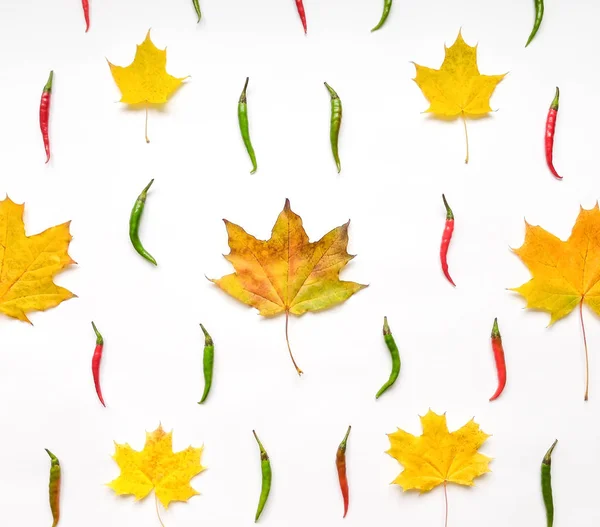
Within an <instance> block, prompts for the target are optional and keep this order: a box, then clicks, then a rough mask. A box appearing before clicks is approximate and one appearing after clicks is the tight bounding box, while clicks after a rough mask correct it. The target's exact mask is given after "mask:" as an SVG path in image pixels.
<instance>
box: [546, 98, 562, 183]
mask: <svg viewBox="0 0 600 527" xmlns="http://www.w3.org/2000/svg"><path fill="white" fill-rule="evenodd" d="M559 95H560V91H559V89H558V86H557V87H556V94H555V95H554V99H553V100H552V104H551V105H550V109H549V110H548V117H547V118H546V137H545V139H546V145H545V146H546V163H548V168H549V169H550V172H552V174H553V175H554V177H556V178H557V179H562V176H559V175H558V172H557V171H556V170H555V168H554V164H553V162H552V152H553V150H554V130H555V129H556V116H557V115H558V97H559Z"/></svg>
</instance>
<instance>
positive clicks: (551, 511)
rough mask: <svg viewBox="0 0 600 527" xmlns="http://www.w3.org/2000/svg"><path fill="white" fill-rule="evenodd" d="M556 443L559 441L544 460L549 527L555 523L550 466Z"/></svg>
mask: <svg viewBox="0 0 600 527" xmlns="http://www.w3.org/2000/svg"><path fill="white" fill-rule="evenodd" d="M556 443H558V439H556V440H555V441H554V443H552V446H551V447H550V448H549V449H548V452H546V455H545V456H544V459H543V460H542V496H543V497H544V505H545V506H546V522H547V527H552V524H553V523H554V500H553V499H552V474H551V473H550V465H551V464H552V459H551V458H552V451H553V450H554V447H555V446H556Z"/></svg>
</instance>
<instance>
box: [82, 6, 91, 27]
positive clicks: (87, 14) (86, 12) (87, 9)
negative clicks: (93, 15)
mask: <svg viewBox="0 0 600 527" xmlns="http://www.w3.org/2000/svg"><path fill="white" fill-rule="evenodd" d="M81 5H82V6H83V16H84V18H85V32H86V33H87V32H88V31H89V29H90V0H81Z"/></svg>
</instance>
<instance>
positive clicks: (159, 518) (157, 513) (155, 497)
mask: <svg viewBox="0 0 600 527" xmlns="http://www.w3.org/2000/svg"><path fill="white" fill-rule="evenodd" d="M154 503H155V504H156V515H157V516H158V521H159V522H160V524H161V525H162V527H165V524H164V523H163V521H162V519H161V517H160V512H159V510H158V497H157V496H156V494H155V495H154Z"/></svg>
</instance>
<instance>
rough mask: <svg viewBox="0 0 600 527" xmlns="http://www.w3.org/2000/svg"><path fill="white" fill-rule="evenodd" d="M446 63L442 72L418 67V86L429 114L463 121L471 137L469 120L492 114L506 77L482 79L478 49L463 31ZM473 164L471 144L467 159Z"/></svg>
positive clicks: (415, 79) (450, 48) (451, 47)
mask: <svg viewBox="0 0 600 527" xmlns="http://www.w3.org/2000/svg"><path fill="white" fill-rule="evenodd" d="M444 50H445V57H444V62H443V63H442V66H441V67H440V69H439V70H436V69H433V68H427V67H426V66H420V65H419V64H415V67H416V69H417V76H416V77H415V78H414V81H415V82H416V83H417V85H418V86H419V88H421V91H422V92H423V95H425V97H426V98H427V100H428V101H429V108H428V109H427V110H426V112H428V113H433V114H434V115H437V116H439V117H442V118H447V119H453V118H455V117H462V119H463V123H464V126H465V136H466V133H467V125H466V118H467V117H481V116H482V115H485V114H487V113H489V112H491V111H492V108H491V106H490V97H491V96H492V93H493V92H494V90H495V89H496V86H497V85H498V83H499V82H500V81H501V80H502V79H503V78H504V76H505V75H506V74H505V73H504V74H502V75H481V73H479V68H478V67H477V46H475V47H472V46H469V45H468V44H467V43H466V42H465V41H464V40H463V38H462V35H461V33H460V31H459V33H458V36H457V37H456V41H455V42H454V44H452V46H450V47H449V48H447V47H445V46H444ZM468 161H469V142H468V138H467V156H466V159H465V163H468Z"/></svg>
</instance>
